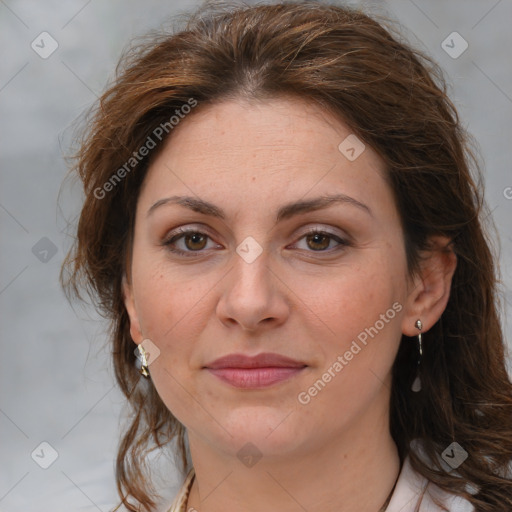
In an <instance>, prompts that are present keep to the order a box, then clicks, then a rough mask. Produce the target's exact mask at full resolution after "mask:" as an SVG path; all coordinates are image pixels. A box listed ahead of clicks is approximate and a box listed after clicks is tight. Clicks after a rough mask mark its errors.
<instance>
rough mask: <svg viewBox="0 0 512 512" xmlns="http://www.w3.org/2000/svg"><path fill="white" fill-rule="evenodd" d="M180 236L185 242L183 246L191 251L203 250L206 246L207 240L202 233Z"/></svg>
mask: <svg viewBox="0 0 512 512" xmlns="http://www.w3.org/2000/svg"><path fill="white" fill-rule="evenodd" d="M182 236H183V240H184V242H185V246H186V247H187V248H188V249H190V250H192V251H197V250H201V249H204V247H205V245H206V239H207V238H208V237H207V236H205V235H204V234H202V233H192V234H186V235H182Z"/></svg>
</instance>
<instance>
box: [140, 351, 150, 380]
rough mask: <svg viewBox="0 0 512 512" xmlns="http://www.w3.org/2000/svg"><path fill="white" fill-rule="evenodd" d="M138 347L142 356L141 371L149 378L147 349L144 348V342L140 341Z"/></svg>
mask: <svg viewBox="0 0 512 512" xmlns="http://www.w3.org/2000/svg"><path fill="white" fill-rule="evenodd" d="M137 348H138V349H139V353H140V357H141V367H140V373H142V375H144V377H146V379H147V378H149V371H148V360H147V358H146V351H145V350H144V347H143V346H142V343H139V344H138V345H137Z"/></svg>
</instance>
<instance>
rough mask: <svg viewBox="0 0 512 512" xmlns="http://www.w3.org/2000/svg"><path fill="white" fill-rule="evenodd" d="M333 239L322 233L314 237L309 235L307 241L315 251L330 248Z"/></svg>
mask: <svg viewBox="0 0 512 512" xmlns="http://www.w3.org/2000/svg"><path fill="white" fill-rule="evenodd" d="M331 238H332V237H330V236H327V235H325V234H322V233H314V234H313V235H307V237H306V240H307V243H309V244H311V245H309V247H310V248H312V249H315V250H318V249H319V250H324V249H327V248H328V247H329V244H330V239H331Z"/></svg>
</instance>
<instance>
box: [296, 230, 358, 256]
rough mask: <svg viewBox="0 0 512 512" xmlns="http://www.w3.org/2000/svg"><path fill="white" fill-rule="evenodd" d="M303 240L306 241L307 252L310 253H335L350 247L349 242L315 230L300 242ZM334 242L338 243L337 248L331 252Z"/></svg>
mask: <svg viewBox="0 0 512 512" xmlns="http://www.w3.org/2000/svg"><path fill="white" fill-rule="evenodd" d="M303 239H304V240H305V246H306V249H305V250H307V251H308V252H333V251H335V250H337V249H342V248H343V247H346V246H348V245H349V243H348V241H346V240H343V239H342V238H340V237H338V236H336V235H334V234H333V233H329V232H327V231H319V230H313V231H310V232H308V233H306V234H305V235H304V236H302V237H301V238H300V240H303ZM332 241H334V242H336V244H337V247H334V248H332V250H330V249H329V246H330V245H331V242H332Z"/></svg>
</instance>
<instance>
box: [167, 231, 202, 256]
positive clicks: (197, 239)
mask: <svg viewBox="0 0 512 512" xmlns="http://www.w3.org/2000/svg"><path fill="white" fill-rule="evenodd" d="M208 239H210V237H209V236H208V235H207V234H206V233H203V232H202V231H197V230H193V229H181V230H179V234H178V235H174V236H171V238H169V239H167V240H166V241H164V242H163V243H162V245H164V246H165V247H167V249H168V250H169V251H171V252H174V253H176V254H179V255H182V256H190V255H193V253H200V252H202V251H203V250H204V249H206V246H207V243H208ZM179 242H180V243H181V247H176V245H177V244H178V243H179Z"/></svg>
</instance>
